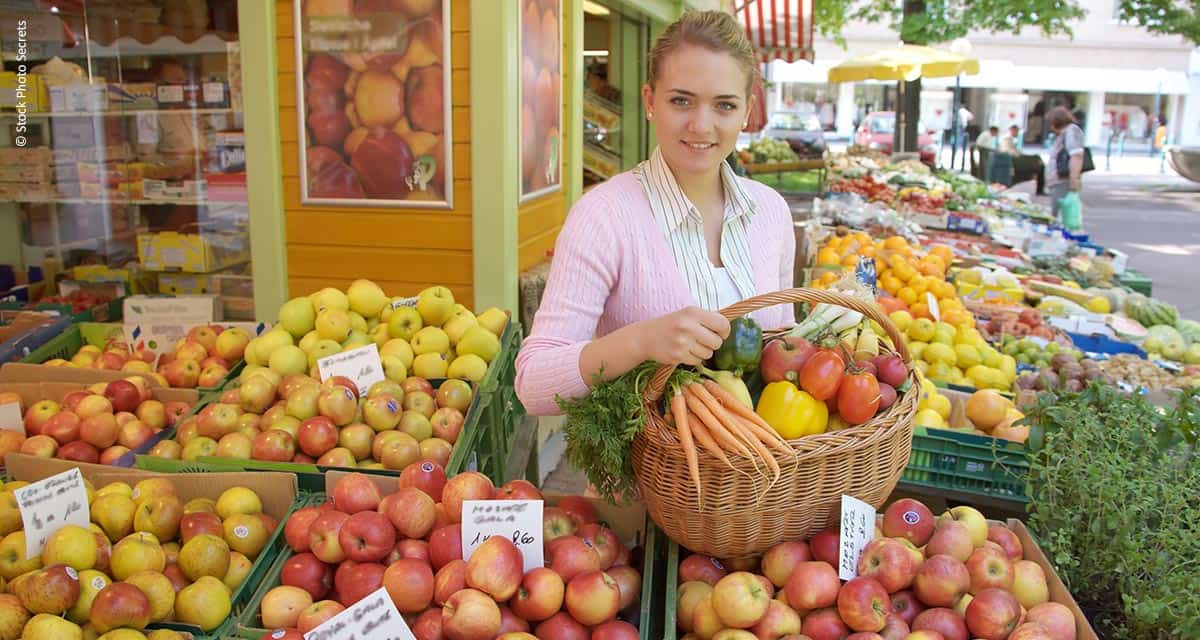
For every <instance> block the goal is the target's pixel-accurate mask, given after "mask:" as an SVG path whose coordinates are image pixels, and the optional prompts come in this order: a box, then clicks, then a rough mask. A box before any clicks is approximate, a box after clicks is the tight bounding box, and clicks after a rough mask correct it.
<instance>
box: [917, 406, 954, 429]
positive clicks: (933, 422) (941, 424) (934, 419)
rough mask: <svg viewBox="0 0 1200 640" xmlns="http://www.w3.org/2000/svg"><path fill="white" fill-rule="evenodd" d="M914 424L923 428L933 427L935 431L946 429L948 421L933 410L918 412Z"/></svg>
mask: <svg viewBox="0 0 1200 640" xmlns="http://www.w3.org/2000/svg"><path fill="white" fill-rule="evenodd" d="M913 422H914V423H915V424H916V425H917V426H921V427H932V428H934V429H945V428H946V421H945V420H943V419H942V416H941V415H939V414H938V412H936V411H934V410H932V409H925V410H924V411H918V412H917V415H916V417H914V418H913Z"/></svg>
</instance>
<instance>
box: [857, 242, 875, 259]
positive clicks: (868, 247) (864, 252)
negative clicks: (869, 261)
mask: <svg viewBox="0 0 1200 640" xmlns="http://www.w3.org/2000/svg"><path fill="white" fill-rule="evenodd" d="M858 255H860V256H866V257H868V258H874V257H875V245H873V244H870V243H867V244H865V245H863V246H862V248H860V249H859V250H858Z"/></svg>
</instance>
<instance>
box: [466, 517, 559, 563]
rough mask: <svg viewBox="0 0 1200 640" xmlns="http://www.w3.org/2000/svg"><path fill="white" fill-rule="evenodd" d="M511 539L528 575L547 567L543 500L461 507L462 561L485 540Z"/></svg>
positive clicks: (468, 557)
mask: <svg viewBox="0 0 1200 640" xmlns="http://www.w3.org/2000/svg"><path fill="white" fill-rule="evenodd" d="M492 536H501V537H504V538H508V539H509V540H512V542H513V544H515V545H517V549H518V550H520V552H521V557H522V558H524V559H525V572H526V573H528V572H529V571H532V570H534V569H536V568H538V567H542V566H545V560H544V559H543V557H542V501H541V500H464V501H463V506H462V550H463V560H469V559H470V558H471V554H472V553H474V552H475V549H476V548H478V547H479V545H481V544H483V542H484V540H487V539H488V538H490V537H492Z"/></svg>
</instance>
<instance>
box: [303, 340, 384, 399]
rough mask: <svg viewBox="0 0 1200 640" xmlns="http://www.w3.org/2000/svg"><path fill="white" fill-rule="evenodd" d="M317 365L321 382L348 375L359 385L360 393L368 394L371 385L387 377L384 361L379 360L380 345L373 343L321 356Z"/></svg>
mask: <svg viewBox="0 0 1200 640" xmlns="http://www.w3.org/2000/svg"><path fill="white" fill-rule="evenodd" d="M317 367H318V369H319V370H320V372H321V382H324V381H326V380H328V379H330V378H332V377H333V376H346V377H347V378H350V379H351V380H353V381H354V384H356V385H358V392H359V393H360V394H366V392H367V390H368V389H370V388H371V385H373V384H375V383H376V382H379V381H381V380H384V379H385V377H384V375H383V363H381V362H380V361H379V346H378V345H376V344H373V343H372V344H369V345H367V346H365V347H359V348H357V349H351V350H349V351H343V352H341V353H335V354H333V355H331V356H328V357H325V358H321V359H320V360H317Z"/></svg>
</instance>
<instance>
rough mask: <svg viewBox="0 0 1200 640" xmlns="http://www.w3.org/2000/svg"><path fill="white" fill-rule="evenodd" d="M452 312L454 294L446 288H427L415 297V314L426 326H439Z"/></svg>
mask: <svg viewBox="0 0 1200 640" xmlns="http://www.w3.org/2000/svg"><path fill="white" fill-rule="evenodd" d="M453 311H454V294H453V293H451V292H450V290H449V289H447V288H446V287H440V286H439V287H429V288H428V289H425V290H424V291H422V292H421V293H420V294H419V295H418V296H417V312H418V313H420V314H421V321H422V322H424V323H425V325H426V326H430V325H432V326H441V325H442V323H443V322H445V321H446V319H447V318H449V317H450V314H451V313H452V312H453Z"/></svg>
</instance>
